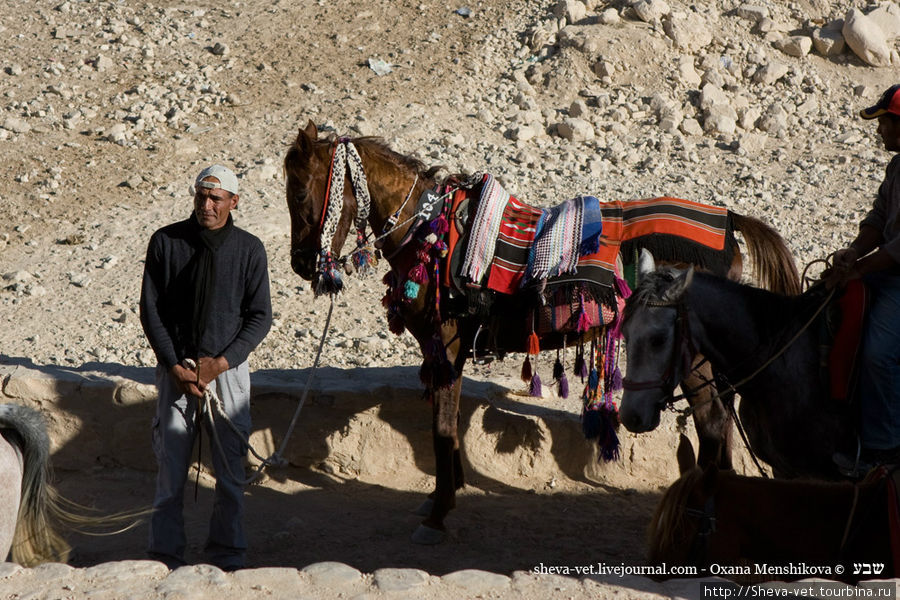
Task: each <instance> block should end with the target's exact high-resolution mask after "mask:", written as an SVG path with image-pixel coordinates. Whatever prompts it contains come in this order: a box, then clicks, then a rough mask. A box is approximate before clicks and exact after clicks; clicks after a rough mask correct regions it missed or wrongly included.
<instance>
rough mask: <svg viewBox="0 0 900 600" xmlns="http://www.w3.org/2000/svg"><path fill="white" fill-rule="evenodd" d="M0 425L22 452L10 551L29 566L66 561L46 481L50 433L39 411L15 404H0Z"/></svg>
mask: <svg viewBox="0 0 900 600" xmlns="http://www.w3.org/2000/svg"><path fill="white" fill-rule="evenodd" d="M0 426H2V427H3V428H7V429H11V430H12V431H13V432H15V433H14V435H13V436H12V438H13V441H14V442H15V444H16V445H17V446H18V447H19V451H20V452H21V453H22V469H23V471H22V498H21V502H20V503H19V514H18V515H17V518H16V529H15V533H14V534H13V542H12V548H11V549H10V554H11V557H12V560H13V562H16V563H18V564H20V565H23V566H26V567H31V566H34V565H37V564H40V563H43V562H49V561H57V562H66V560H67V559H68V557H69V551H70V547H69V545H68V544H67V543H66V541H65V540H64V539H63V538H62V536H60V535H59V533H58V532H57V530H56V527H55V521H56V519H55V515H56V512H57V510H58V509H59V504H58V502H57V499H58V494H57V492H56V489H55V488H54V487H53V485H52V484H51V483H50V481H51V480H50V477H51V467H50V437H49V436H48V435H47V427H46V425H45V424H44V421H43V419H42V418H41V415H40V414H39V413H38V412H37V411H34V410H32V409H30V408H26V407H24V406H20V405H18V404H2V405H0Z"/></svg>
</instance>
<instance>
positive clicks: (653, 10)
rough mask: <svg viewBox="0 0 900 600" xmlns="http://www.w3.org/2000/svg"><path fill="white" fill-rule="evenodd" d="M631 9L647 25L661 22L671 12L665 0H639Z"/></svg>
mask: <svg viewBox="0 0 900 600" xmlns="http://www.w3.org/2000/svg"><path fill="white" fill-rule="evenodd" d="M631 8H632V10H634V14H636V15H637V17H638V18H639V19H640V20H641V21H645V22H647V23H656V22H658V21H660V20H661V19H662V18H663V17H664V16H665V15H667V14H669V10H671V9H670V8H669V5H668V3H666V2H665V0H638V1H637V2H635V3H634V4H632V5H631Z"/></svg>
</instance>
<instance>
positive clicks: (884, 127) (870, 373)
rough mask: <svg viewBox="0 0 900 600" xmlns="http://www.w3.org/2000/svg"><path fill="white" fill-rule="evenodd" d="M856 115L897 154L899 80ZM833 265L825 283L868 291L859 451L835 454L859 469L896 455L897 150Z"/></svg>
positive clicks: (899, 413) (899, 447) (899, 319)
mask: <svg viewBox="0 0 900 600" xmlns="http://www.w3.org/2000/svg"><path fill="white" fill-rule="evenodd" d="M860 115H861V116H862V118H864V119H878V130H877V131H878V133H879V134H880V135H881V139H882V142H883V143H884V147H885V149H886V150H888V151H889V152H900V84H898V85H894V86H891V87H890V88H888V90H887V91H885V92H884V94H882V96H881V98H880V99H879V100H878V103H877V104H875V105H874V106H871V107H869V108H866V109H864V110H863V111H861V113H860ZM833 263H834V268H833V269H832V272H831V274H830V275H828V276H827V277H828V279H827V282H828V284H829V285H841V284H843V283H845V282H846V281H848V280H850V279H855V278H858V277H863V278H864V280H865V282H866V285H867V288H868V290H869V293H870V295H871V305H870V308H869V314H868V316H867V321H866V325H865V332H864V337H863V344H862V363H861V365H860V367H861V368H860V376H859V389H858V398H859V403H860V442H861V450H860V452H859V455H858V456H856V457H844V456H842V455H836V456H835V462H836V463H838V466H840V467H843V468H845V469H847V467H855V469H854V470H856V471H859V470H860V467H863V469H864V468H865V467H868V466H871V465H874V464H878V463H884V462H895V461H896V460H897V459H898V458H900V154H895V155H894V157H893V158H892V159H891V161H890V163H888V166H887V172H886V173H885V177H884V181H882V183H881V187H879V188H878V195H877V196H876V198H875V202H874V204H873V206H872V210H870V211H869V213H868V214H867V215H866V217H865V218H864V219H863V221H862V223H861V224H860V226H859V234H858V235H857V236H856V239H854V240H853V242H852V243H851V244H850V245H849V246H848V247H846V248H844V249H842V250H838V251H837V252H836V253H835V255H834V260H833Z"/></svg>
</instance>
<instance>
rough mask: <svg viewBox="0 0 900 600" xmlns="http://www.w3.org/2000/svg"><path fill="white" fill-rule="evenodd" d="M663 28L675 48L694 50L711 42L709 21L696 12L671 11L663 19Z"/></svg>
mask: <svg viewBox="0 0 900 600" xmlns="http://www.w3.org/2000/svg"><path fill="white" fill-rule="evenodd" d="M663 29H664V30H665V32H666V35H667V36H669V37H670V38H671V39H672V41H673V42H674V43H675V46H676V47H677V48H681V49H682V50H685V51H687V52H696V51H698V50H700V49H702V48H705V47H706V46H708V45H709V44H710V43H712V39H713V37H712V31H711V28H710V26H709V23H707V22H706V19H704V18H703V17H702V16H701V15H699V14H697V13H684V12H673V13H672V14H670V15H669V16H668V18H667V19H665V22H664V23H663Z"/></svg>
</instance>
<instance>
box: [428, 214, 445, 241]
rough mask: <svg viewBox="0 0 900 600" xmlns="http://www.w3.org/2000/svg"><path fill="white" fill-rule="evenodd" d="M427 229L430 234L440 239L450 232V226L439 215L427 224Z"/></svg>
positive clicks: (442, 216) (443, 217)
mask: <svg viewBox="0 0 900 600" xmlns="http://www.w3.org/2000/svg"><path fill="white" fill-rule="evenodd" d="M428 228H429V229H431V232H432V233H434V234H435V235H437V236H438V237H440V236H442V235H444V234H445V233H447V232H448V231H450V224H449V223H448V222H447V217H445V216H444V215H441V216H439V217H438V218H437V219H435V220H434V221H432V222H431V223H429V224H428Z"/></svg>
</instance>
